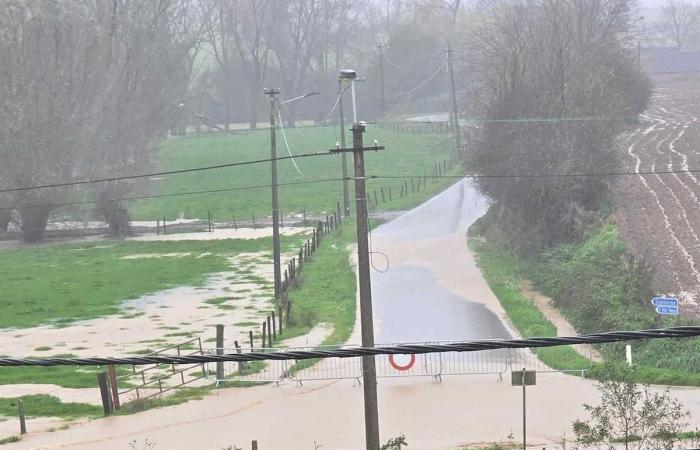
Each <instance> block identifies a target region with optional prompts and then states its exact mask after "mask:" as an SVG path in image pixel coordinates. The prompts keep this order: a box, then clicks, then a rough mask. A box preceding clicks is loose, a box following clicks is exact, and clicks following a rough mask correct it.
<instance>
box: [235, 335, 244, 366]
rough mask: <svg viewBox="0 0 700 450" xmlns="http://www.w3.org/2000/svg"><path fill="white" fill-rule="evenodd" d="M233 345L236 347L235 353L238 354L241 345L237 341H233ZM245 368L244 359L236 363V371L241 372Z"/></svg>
mask: <svg viewBox="0 0 700 450" xmlns="http://www.w3.org/2000/svg"><path fill="white" fill-rule="evenodd" d="M233 346H234V347H236V353H238V354H239V355H240V354H241V346H240V345H238V341H233ZM244 369H245V361H241V362H239V363H238V373H241V372H243V370H244Z"/></svg>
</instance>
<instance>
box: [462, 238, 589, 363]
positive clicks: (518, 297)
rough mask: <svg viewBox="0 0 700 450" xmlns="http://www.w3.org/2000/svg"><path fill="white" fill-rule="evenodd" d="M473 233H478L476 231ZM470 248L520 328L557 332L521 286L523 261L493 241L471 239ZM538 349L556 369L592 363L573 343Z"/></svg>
mask: <svg viewBox="0 0 700 450" xmlns="http://www.w3.org/2000/svg"><path fill="white" fill-rule="evenodd" d="M470 231H471V230H470ZM470 235H471V236H472V237H476V236H475V233H470ZM469 248H470V249H471V250H472V251H474V253H475V255H476V259H477V264H478V266H479V268H480V269H481V271H482V272H483V274H484V277H485V278H486V281H487V282H488V284H489V286H490V287H491V290H492V291H493V292H494V294H496V297H498V300H499V301H500V302H501V305H502V306H503V309H505V311H506V313H507V314H508V318H509V319H510V321H511V322H512V323H513V325H514V326H515V327H516V328H517V329H518V332H519V333H520V334H521V335H522V336H523V337H526V338H528V337H553V336H556V335H557V329H556V327H555V326H554V324H552V322H550V321H549V320H548V319H547V318H546V317H545V316H544V315H543V314H542V313H541V312H540V310H539V309H538V308H537V306H535V305H534V303H532V300H530V299H529V298H527V297H526V296H525V295H523V293H522V291H521V289H520V283H521V281H522V278H523V273H524V271H525V265H524V262H523V261H522V260H521V259H519V258H517V257H515V256H514V255H512V254H510V253H509V252H507V251H506V250H505V249H503V248H502V247H499V246H498V245H497V244H496V243H493V242H490V241H482V240H477V239H470V240H469ZM535 353H536V354H537V356H538V357H539V358H540V359H541V360H542V362H544V363H545V364H547V365H548V366H550V367H552V368H555V369H559V370H581V369H587V368H589V367H591V362H590V361H589V360H588V359H587V358H584V357H583V356H581V355H580V354H579V353H577V352H576V351H575V350H574V349H573V348H571V347H552V348H539V349H535Z"/></svg>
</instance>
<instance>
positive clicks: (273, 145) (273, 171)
mask: <svg viewBox="0 0 700 450" xmlns="http://www.w3.org/2000/svg"><path fill="white" fill-rule="evenodd" d="M264 92H265V94H266V95H269V96H270V178H271V180H270V184H271V191H272V254H273V266H274V278H275V303H276V304H277V307H278V309H279V308H280V307H281V305H280V304H279V299H280V292H281V289H282V261H281V260H282V256H281V251H280V227H279V196H278V192H277V119H276V116H277V115H280V120H281V114H280V105H285V104H287V103H291V102H294V101H297V100H301V99H304V98H307V97H311V96H312V95H317V94H319V92H308V93H306V94H304V95H300V96H299V97H294V98H292V99H289V100H285V101H283V102H281V103H280V101H279V99H278V98H277V95H279V93H280V90H279V89H277V88H265V91H264ZM279 313H280V316H279V317H280V321H279V323H280V329H281V326H282V313H281V310H279Z"/></svg>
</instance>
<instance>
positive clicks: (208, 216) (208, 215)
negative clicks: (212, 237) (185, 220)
mask: <svg viewBox="0 0 700 450" xmlns="http://www.w3.org/2000/svg"><path fill="white" fill-rule="evenodd" d="M207 221H208V222H209V223H208V225H209V232H210V233H211V232H212V225H211V210H210V209H209V208H207Z"/></svg>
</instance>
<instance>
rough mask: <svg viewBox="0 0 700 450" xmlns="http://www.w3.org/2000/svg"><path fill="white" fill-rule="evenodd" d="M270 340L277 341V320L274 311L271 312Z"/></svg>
mask: <svg viewBox="0 0 700 450" xmlns="http://www.w3.org/2000/svg"><path fill="white" fill-rule="evenodd" d="M270 329H271V330H272V340H273V341H277V318H276V317H275V310H274V309H273V310H272V328H270Z"/></svg>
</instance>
